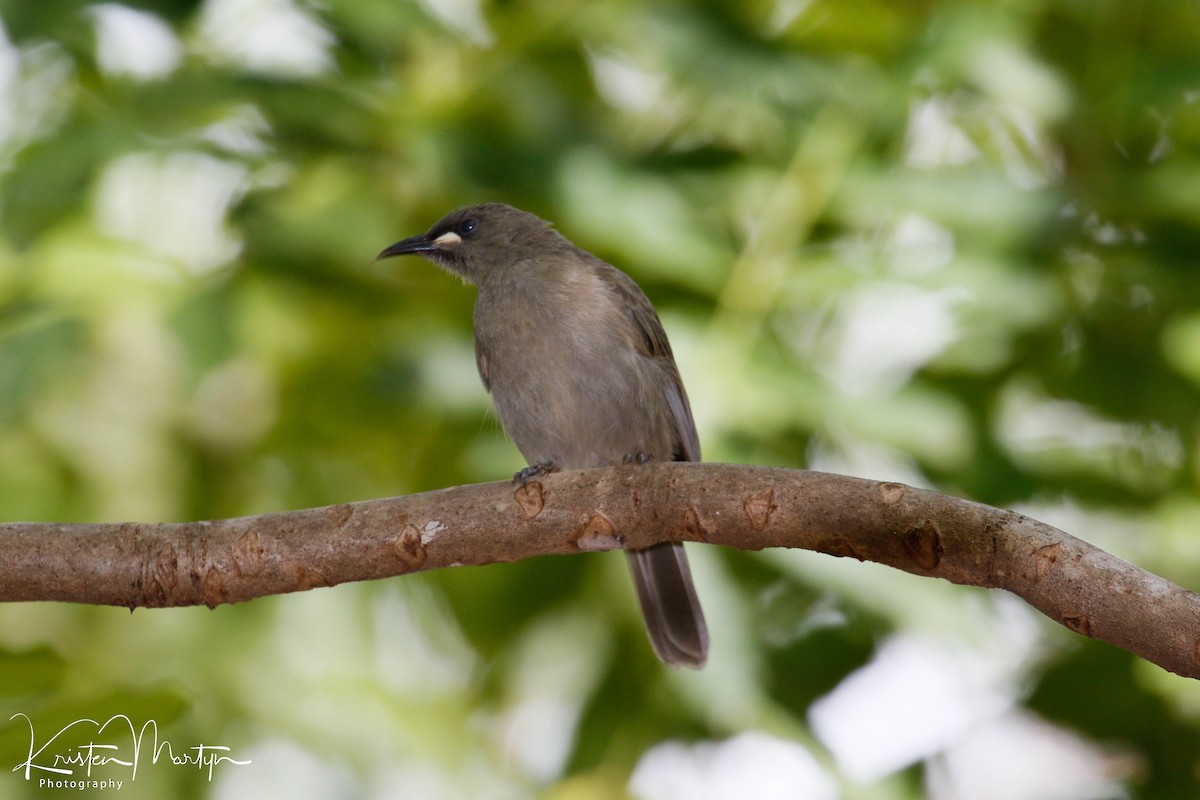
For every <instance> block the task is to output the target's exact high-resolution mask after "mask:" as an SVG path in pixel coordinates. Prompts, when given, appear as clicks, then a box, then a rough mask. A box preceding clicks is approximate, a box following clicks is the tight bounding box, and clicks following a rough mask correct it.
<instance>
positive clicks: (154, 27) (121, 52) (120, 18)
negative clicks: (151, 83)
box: [90, 3, 183, 80]
mask: <svg viewBox="0 0 1200 800" xmlns="http://www.w3.org/2000/svg"><path fill="white" fill-rule="evenodd" d="M90 10H91V13H92V17H93V20H94V21H95V24H96V59H97V61H99V62H100V69H101V71H102V72H105V73H107V74H109V75H127V76H129V77H133V78H138V79H141V80H150V79H152V78H161V77H162V76H164V75H168V74H170V73H171V71H172V70H174V69H175V67H177V66H178V65H179V60H180V58H181V57H182V55H183V47H182V45H180V43H179V40H178V39H177V38H175V32H174V31H172V30H171V26H170V25H168V24H167V23H166V22H164V21H163V20H162V19H161V18H160V17H158V16H157V15H155V14H151V13H149V12H146V11H135V10H134V9H132V8H129V7H128V6H123V5H118V4H116V3H101V4H100V5H96V6H92V8H91V9H90Z"/></svg>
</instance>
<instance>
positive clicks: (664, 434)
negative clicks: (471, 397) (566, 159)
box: [376, 203, 708, 669]
mask: <svg viewBox="0 0 1200 800" xmlns="http://www.w3.org/2000/svg"><path fill="white" fill-rule="evenodd" d="M402 255H418V256H423V257H424V258H426V259H428V260H430V261H432V262H433V263H434V264H437V265H438V266H439V267H442V268H443V269H444V270H446V271H447V272H449V273H451V274H453V275H456V276H458V277H459V278H461V279H463V280H464V281H466V282H467V283H470V284H474V285H475V287H476V289H477V294H476V298H475V312H474V334H475V360H476V366H477V367H478V370H479V377H480V379H481V380H482V381H483V386H484V388H485V390H487V391H488V392H489V393H490V394H491V396H492V402H493V405H494V407H495V410H496V413H497V416H498V417H499V418H500V423H501V425H502V426H503V428H504V430H505V432H506V433H507V435H508V436H509V438H510V439H512V441H513V443H514V444H515V445H516V446H517V449H518V450H519V451H520V452H521V455H522V456H523V457H524V459H525V461H526V462H527V464H528V466H527V467H526V468H524V469H522V470H520V471H519V472H517V473H516V475H514V476H513V479H514V480H515V481H518V482H520V483H521V484H525V483H526V482H527V481H529V480H530V479H532V478H534V477H536V476H539V475H544V474H547V473H550V472H554V471H557V470H563V469H586V468H590V467H602V466H612V465H616V464H623V463H639V464H640V463H647V462H652V461H699V460H700V441H699V438H698V436H697V434H696V425H695V422H694V421H693V418H692V411H691V406H690V405H689V403H688V397H687V392H686V391H685V390H684V388H683V382H682V380H681V378H680V375H679V369H678V367H677V366H676V364H675V358H674V356H673V355H672V352H671V346H670V343H669V342H668V341H667V334H666V332H665V330H664V329H663V326H662V322H661V321H660V320H659V318H658V314H657V313H656V312H655V310H654V307H653V306H652V305H651V304H650V301H649V299H647V297H646V294H645V293H644V292H643V291H642V289H641V288H640V287H639V286H638V285H637V283H636V282H635V281H634V280H633V279H632V278H630V277H629V276H628V275H626V274H625V273H624V272H622V271H620V270H619V269H617V268H616V267H614V266H612V265H610V264H608V263H607V262H605V261H604V260H602V259H600V258H598V257H597V256H594V255H592V254H591V253H588V252H587V251H585V250H583V249H581V248H579V247H577V246H575V245H574V244H572V243H571V242H570V241H569V240H567V238H566V237H564V236H563V235H562V234H560V233H559V232H558V231H557V230H556V229H555V228H554V226H553V225H552V224H551V223H549V222H547V221H546V220H544V219H542V218H540V217H538V216H536V215H534V214H531V213H529V212H527V211H522V210H520V209H517V208H514V207H512V206H510V205H506V204H504V203H482V204H478V205H472V206H468V207H466V208H460V209H458V210H456V211H452V212H450V213H449V214H446V215H445V216H444V217H442V218H441V219H440V220H438V221H437V222H435V223H434V224H433V226H432V227H430V228H429V230H427V231H426V232H425V233H422V234H418V235H416V236H411V237H409V238H407V239H404V240H402V241H399V242H396V243H395V244H393V245H391V246H390V247H387V248H386V249H384V250H383V251H382V252H381V253H380V254H379V255H378V256H376V260H379V259H385V258H392V257H394V256H402ZM626 554H627V559H628V563H629V567H630V570H631V573H632V575H633V582H634V585H635V587H636V589H637V595H638V599H639V604H640V607H641V611H642V616H643V619H644V620H645V624H646V631H647V633H648V635H649V639H650V643H651V645H652V647H653V650H654V652H655V654H656V655H657V656H658V658H659V659H660V660H661V661H662V662H663V663H665V664H667V665H669V666H672V667H691V668H695V669H700V668H701V667H703V666H704V663H705V661H706V660H707V657H708V628H707V624H706V622H705V619H704V613H703V611H702V609H701V607H700V602H699V600H698V598H697V595H696V589H695V586H694V584H693V581H692V576H691V570H690V568H689V566H688V561H687V555H686V553H685V552H684V547H683V544H682V543H681V542H664V543H661V544H656V545H653V546H651V547H646V548H639V549H629V550H626Z"/></svg>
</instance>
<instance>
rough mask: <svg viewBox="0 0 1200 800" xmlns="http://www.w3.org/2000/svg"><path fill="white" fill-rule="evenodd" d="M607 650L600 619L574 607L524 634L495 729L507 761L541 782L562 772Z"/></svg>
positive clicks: (606, 661)
mask: <svg viewBox="0 0 1200 800" xmlns="http://www.w3.org/2000/svg"><path fill="white" fill-rule="evenodd" d="M610 648H611V643H610V642H609V640H608V637H607V635H606V633H605V630H604V628H603V626H602V625H601V624H600V622H599V621H598V620H597V619H596V618H595V617H593V616H591V615H589V614H586V613H577V612H573V611H568V612H563V613H557V614H551V615H548V616H545V617H543V618H541V619H539V620H538V621H537V622H536V623H535V624H534V625H533V626H531V627H530V628H529V629H528V630H527V631H526V632H525V633H524V634H523V635H522V637H521V640H520V641H519V642H518V644H517V647H516V649H515V651H514V660H513V669H512V672H511V675H510V677H509V681H508V686H507V687H506V693H505V694H506V697H505V704H504V708H503V710H502V711H501V713H500V715H499V717H498V718H497V720H496V727H495V734H496V737H497V739H498V740H499V743H500V747H501V749H502V751H503V753H504V756H505V760H506V762H508V763H512V764H513V765H515V766H517V767H518V768H520V769H521V771H522V772H523V773H525V774H526V775H528V776H529V777H531V778H533V779H534V780H536V781H539V782H543V781H550V780H553V779H554V778H557V777H558V776H559V775H561V774H562V771H563V768H564V767H565V765H566V763H567V758H569V757H570V755H571V749H572V747H573V746H574V742H575V733H576V729H577V728H578V726H579V719H580V717H581V715H582V714H583V708H584V705H585V704H586V703H587V701H588V699H589V698H590V697H591V696H592V692H593V690H594V689H595V686H596V683H597V682H598V681H599V680H600V678H601V677H602V670H603V668H604V665H606V664H607V663H608V650H609V649H610Z"/></svg>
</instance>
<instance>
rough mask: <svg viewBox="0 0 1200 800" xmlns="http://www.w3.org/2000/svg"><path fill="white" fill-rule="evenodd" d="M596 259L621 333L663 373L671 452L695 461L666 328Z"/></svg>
mask: <svg viewBox="0 0 1200 800" xmlns="http://www.w3.org/2000/svg"><path fill="white" fill-rule="evenodd" d="M597 261H598V263H599V264H600V265H602V267H601V268H600V269H599V270H598V274H599V276H600V279H601V280H602V281H603V282H604V283H605V285H607V286H608V287H609V288H610V289H612V291H613V292H615V293H616V295H617V298H618V299H619V300H620V304H621V308H622V310H624V312H625V314H624V320H625V322H626V323H627V327H626V328H625V329H624V330H623V331H622V333H623V334H624V336H625V339H626V341H627V342H628V343H629V345H630V347H632V348H633V349H634V350H637V351H638V352H639V353H641V354H642V355H644V356H646V357H647V358H651V359H654V360H655V361H657V362H658V363H659V365H660V366H661V367H662V368H663V370H664V371H666V373H667V377H668V379H669V380H668V381H667V388H666V392H667V407H668V408H669V409H670V410H671V418H672V421H673V422H674V423H675V431H676V433H677V434H678V445H679V450H678V451H677V452H676V454H675V460H676V461H699V460H700V437H699V436H697V435H696V423H695V421H694V420H693V419H692V409H691V406H690V405H689V404H688V399H687V391H685V390H684V388H683V381H682V379H681V378H680V377H679V368H678V367H677V366H676V365H675V357H674V355H673V354H672V353H671V343H670V342H669V341H667V332H666V331H665V330H663V326H662V321H660V320H659V318H658V314H657V313H656V312H655V310H654V306H652V305H651V304H650V300H649V299H647V297H646V293H645V292H643V291H642V289H641V287H640V286H638V285H637V283H636V282H635V281H634V280H633V278H631V277H629V276H628V275H626V274H625V273H624V272H621V271H620V270H619V269H617V268H616V267H613V266H612V265H610V264H607V263H605V262H603V261H599V260H597ZM485 383H486V380H485Z"/></svg>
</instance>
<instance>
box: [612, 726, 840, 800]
mask: <svg viewBox="0 0 1200 800" xmlns="http://www.w3.org/2000/svg"><path fill="white" fill-rule="evenodd" d="M629 793H630V794H632V795H633V796H634V797H636V798H637V799H638V800H744V798H751V797H752V798H754V800H799V799H800V798H803V800H834V798H836V797H837V796H838V793H837V784H836V782H835V781H834V779H833V778H832V777H831V776H830V775H829V774H828V773H827V772H826V771H825V770H824V769H823V768H822V767H821V765H820V764H819V763H817V760H816V759H815V758H813V756H812V754H811V753H809V752H808V750H806V749H805V748H804V747H803V745H801V744H799V743H797V742H790V741H787V740H785V739H778V738H776V737H774V736H770V735H768V734H765V733H761V732H758V731H748V732H746V733H741V734H738V735H737V736H734V737H733V738H731V739H726V740H725V741H722V742H700V743H698V744H693V745H688V744H684V743H682V742H674V741H672V742H664V743H663V744H660V745H657V746H656V747H653V748H652V749H650V750H649V751H647V752H646V753H645V754H644V755H643V756H642V758H641V760H640V761H638V764H637V767H635V768H634V771H633V776H632V777H631V778H630V780H629Z"/></svg>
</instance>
